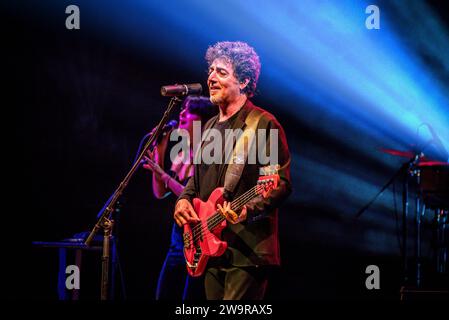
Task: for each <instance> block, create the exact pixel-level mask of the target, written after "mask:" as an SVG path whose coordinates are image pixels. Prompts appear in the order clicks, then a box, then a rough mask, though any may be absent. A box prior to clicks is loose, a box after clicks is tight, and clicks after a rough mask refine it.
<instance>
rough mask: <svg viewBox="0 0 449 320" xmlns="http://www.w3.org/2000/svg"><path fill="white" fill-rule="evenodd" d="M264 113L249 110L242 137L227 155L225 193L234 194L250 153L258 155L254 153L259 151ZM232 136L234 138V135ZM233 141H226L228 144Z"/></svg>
mask: <svg viewBox="0 0 449 320" xmlns="http://www.w3.org/2000/svg"><path fill="white" fill-rule="evenodd" d="M262 115H263V111H260V110H257V109H253V110H251V111H250V112H249V114H248V115H247V116H246V119H245V124H246V126H245V129H244V130H243V133H242V134H241V135H240V137H238V138H237V142H236V144H235V147H234V150H233V152H232V154H231V153H230V154H229V155H225V156H226V162H225V163H228V167H227V169H226V175H225V180H224V191H225V194H226V193H227V194H228V195H232V194H233V193H234V191H235V187H236V186H237V184H238V182H239V181H240V178H241V176H242V172H243V169H244V168H245V163H246V161H247V159H248V153H249V152H252V153H253V155H257V154H256V153H254V152H257V149H256V135H257V130H256V129H257V126H258V124H259V121H260V119H261V117H262ZM228 138H229V137H228ZM230 138H232V139H233V137H230ZM227 140H228V139H227ZM232 142H233V141H226V145H228V143H232ZM225 198H226V197H225Z"/></svg>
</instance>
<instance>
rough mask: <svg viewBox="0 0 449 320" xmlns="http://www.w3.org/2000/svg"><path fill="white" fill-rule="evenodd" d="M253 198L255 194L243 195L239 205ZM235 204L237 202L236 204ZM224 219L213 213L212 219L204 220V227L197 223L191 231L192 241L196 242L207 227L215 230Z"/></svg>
mask: <svg viewBox="0 0 449 320" xmlns="http://www.w3.org/2000/svg"><path fill="white" fill-rule="evenodd" d="M251 191H255V190H251ZM255 196H257V193H256V194H252V193H251V194H247V195H245V197H242V199H240V201H239V203H240V202H244V201H246V200H247V199H251V198H254V197H255ZM236 204H237V202H236ZM231 206H232V205H231ZM224 219H225V218H224V217H223V216H222V215H221V214H219V213H218V212H215V214H214V215H213V216H212V217H210V218H208V219H207V220H206V223H205V225H204V224H203V223H199V225H197V226H195V227H194V229H192V235H193V241H196V240H198V239H199V238H200V237H201V236H203V231H205V230H206V229H209V227H210V229H213V228H215V227H216V226H217V225H218V223H221V222H222V221H223V220H224Z"/></svg>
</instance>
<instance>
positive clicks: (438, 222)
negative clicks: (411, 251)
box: [380, 149, 449, 287]
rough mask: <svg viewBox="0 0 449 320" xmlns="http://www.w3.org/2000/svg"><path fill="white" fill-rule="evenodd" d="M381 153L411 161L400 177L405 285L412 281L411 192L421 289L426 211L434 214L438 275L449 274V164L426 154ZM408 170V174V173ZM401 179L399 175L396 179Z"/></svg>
mask: <svg viewBox="0 0 449 320" xmlns="http://www.w3.org/2000/svg"><path fill="white" fill-rule="evenodd" d="M380 151H381V152H384V153H387V154H390V155H393V156H397V157H403V158H407V159H409V161H408V162H406V163H405V164H404V165H403V167H402V168H401V170H399V172H400V173H403V175H402V176H403V177H404V180H403V220H402V226H403V227H402V228H403V230H402V231H403V234H402V254H403V268H404V279H403V280H404V283H406V282H407V281H408V270H407V268H408V267H407V260H408V257H407V235H408V230H407V216H408V207H409V189H410V188H413V190H415V194H416V198H415V199H416V205H415V221H414V222H415V262H416V266H415V268H414V271H415V277H414V279H413V280H414V284H415V285H416V287H420V286H421V260H422V259H421V220H422V218H423V217H424V215H425V213H426V210H427V209H429V210H431V211H433V212H434V214H435V216H434V223H433V224H432V225H433V226H434V230H433V232H434V239H435V244H434V245H435V264H436V272H438V273H439V274H447V272H448V254H449V252H448V251H449V248H448V241H449V237H448V230H449V217H448V216H449V163H448V162H442V161H436V160H433V159H429V158H427V157H426V156H424V154H422V153H415V152H411V151H399V150H393V149H381V150H380ZM404 169H405V171H404ZM397 176H398V174H397V175H395V177H394V178H396V177H397ZM394 178H393V179H394Z"/></svg>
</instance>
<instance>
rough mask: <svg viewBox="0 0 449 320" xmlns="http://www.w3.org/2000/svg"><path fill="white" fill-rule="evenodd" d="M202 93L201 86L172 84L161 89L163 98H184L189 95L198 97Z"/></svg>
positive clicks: (197, 84)
mask: <svg viewBox="0 0 449 320" xmlns="http://www.w3.org/2000/svg"><path fill="white" fill-rule="evenodd" d="M202 91H203V88H202V87H201V84H199V83H191V84H174V85H170V86H163V87H161V95H163V96H164V97H176V96H186V95H189V94H195V95H200V94H201V92H202Z"/></svg>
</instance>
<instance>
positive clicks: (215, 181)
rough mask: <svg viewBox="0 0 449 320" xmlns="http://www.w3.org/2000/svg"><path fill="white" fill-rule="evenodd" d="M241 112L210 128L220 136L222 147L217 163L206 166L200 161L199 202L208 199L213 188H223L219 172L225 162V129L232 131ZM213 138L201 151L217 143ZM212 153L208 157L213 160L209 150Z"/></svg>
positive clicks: (222, 179)
mask: <svg viewBox="0 0 449 320" xmlns="http://www.w3.org/2000/svg"><path fill="white" fill-rule="evenodd" d="M240 112H241V109H240V110H239V111H238V112H236V113H235V114H234V115H232V117H230V118H229V119H227V120H226V121H222V122H219V121H216V122H215V124H214V125H213V126H212V127H211V129H216V130H218V131H219V132H220V136H221V137H222V139H221V140H222V146H221V155H222V156H221V159H219V161H217V162H218V163H212V164H206V163H204V161H201V163H200V164H199V165H198V170H199V175H198V177H199V186H201V188H199V190H198V191H199V197H200V199H201V200H203V201H206V200H207V199H208V197H209V195H210V194H211V193H212V191H214V189H215V188H217V187H219V186H223V184H224V175H222V176H221V177H220V172H221V166H222V165H223V163H224V162H225V159H224V157H225V152H224V151H225V130H226V129H232V126H233V124H234V122H235V120H236V119H237V117H238V116H239V114H240ZM214 140H215V138H211V139H210V140H208V141H205V142H204V143H203V145H202V149H203V150H204V149H205V148H207V146H212V145H213V144H215V143H217V141H214ZM211 150H212V152H211V153H210V156H211V157H212V158H213V156H214V153H213V152H214V150H213V149H211Z"/></svg>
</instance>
